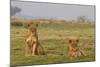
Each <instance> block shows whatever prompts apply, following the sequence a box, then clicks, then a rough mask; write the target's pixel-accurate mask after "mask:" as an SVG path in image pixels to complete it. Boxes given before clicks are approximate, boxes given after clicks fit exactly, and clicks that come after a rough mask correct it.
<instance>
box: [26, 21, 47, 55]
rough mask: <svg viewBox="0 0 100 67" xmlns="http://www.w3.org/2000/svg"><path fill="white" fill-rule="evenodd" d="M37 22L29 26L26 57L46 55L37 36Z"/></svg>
mask: <svg viewBox="0 0 100 67" xmlns="http://www.w3.org/2000/svg"><path fill="white" fill-rule="evenodd" d="M37 27H38V23H37V22H30V23H29V24H28V29H27V36H26V46H25V56H30V55H32V56H34V55H44V54H45V53H44V50H43V47H42V46H41V45H40V43H39V40H38V34H37Z"/></svg>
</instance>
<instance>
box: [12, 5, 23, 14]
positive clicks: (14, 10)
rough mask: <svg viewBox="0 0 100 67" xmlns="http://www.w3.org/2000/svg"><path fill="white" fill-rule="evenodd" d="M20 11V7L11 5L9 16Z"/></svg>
mask: <svg viewBox="0 0 100 67" xmlns="http://www.w3.org/2000/svg"><path fill="white" fill-rule="evenodd" d="M19 12H21V8H19V7H16V6H11V16H14V15H15V14H16V13H19Z"/></svg>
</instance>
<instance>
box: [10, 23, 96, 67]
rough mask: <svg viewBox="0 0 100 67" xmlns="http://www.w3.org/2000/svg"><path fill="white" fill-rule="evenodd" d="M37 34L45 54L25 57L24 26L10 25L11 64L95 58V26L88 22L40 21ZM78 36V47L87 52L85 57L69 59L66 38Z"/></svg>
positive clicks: (85, 60) (91, 59)
mask: <svg viewBox="0 0 100 67" xmlns="http://www.w3.org/2000/svg"><path fill="white" fill-rule="evenodd" d="M37 30H38V36H39V40H40V43H41V45H42V46H43V47H44V50H45V52H46V55H43V56H31V57H25V55H24V47H25V36H26V35H25V34H26V29H25V28H24V27H17V26H11V65H14V66H19V65H37V64H58V63H70V62H87V61H94V60H95V28H94V24H90V23H41V24H39V27H38V29H37ZM69 36H76V37H79V38H80V42H79V47H80V48H82V49H83V50H84V52H85V53H86V54H87V56H85V57H79V58H78V59H73V60H70V59H69V58H68V57H67V45H68V43H67V38H68V37H69Z"/></svg>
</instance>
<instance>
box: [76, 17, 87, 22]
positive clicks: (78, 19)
mask: <svg viewBox="0 0 100 67" xmlns="http://www.w3.org/2000/svg"><path fill="white" fill-rule="evenodd" d="M77 21H78V22H86V21H87V18H86V16H79V17H78V18H77Z"/></svg>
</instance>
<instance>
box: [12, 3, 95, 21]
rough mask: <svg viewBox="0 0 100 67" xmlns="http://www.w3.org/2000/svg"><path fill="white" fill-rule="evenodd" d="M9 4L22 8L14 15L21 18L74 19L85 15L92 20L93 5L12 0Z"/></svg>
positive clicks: (93, 15)
mask: <svg viewBox="0 0 100 67" xmlns="http://www.w3.org/2000/svg"><path fill="white" fill-rule="evenodd" d="M11 6H17V7H19V8H21V9H22V11H21V12H20V13H17V14H16V15H15V16H17V17H22V18H58V19H66V20H67V19H76V18H77V17H79V16H86V17H87V18H88V19H90V20H94V17H95V13H94V12H95V7H94V6H93V5H92V6H83V5H68V4H52V3H41V2H23V1H12V2H11Z"/></svg>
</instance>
